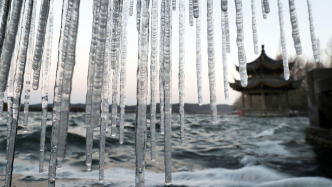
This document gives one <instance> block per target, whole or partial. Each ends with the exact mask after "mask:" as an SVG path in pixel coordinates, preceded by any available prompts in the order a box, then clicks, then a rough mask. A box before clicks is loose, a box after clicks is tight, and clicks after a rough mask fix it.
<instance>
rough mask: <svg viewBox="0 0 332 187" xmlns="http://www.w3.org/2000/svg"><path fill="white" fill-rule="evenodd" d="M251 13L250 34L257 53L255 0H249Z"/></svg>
mask: <svg viewBox="0 0 332 187" xmlns="http://www.w3.org/2000/svg"><path fill="white" fill-rule="evenodd" d="M251 13H252V35H253V41H254V51H255V54H256V55H257V54H258V39H257V24H256V10H255V0H251Z"/></svg>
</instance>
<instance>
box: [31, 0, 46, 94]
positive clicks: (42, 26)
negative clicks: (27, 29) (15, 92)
mask: <svg viewBox="0 0 332 187" xmlns="http://www.w3.org/2000/svg"><path fill="white" fill-rule="evenodd" d="M49 9H50V0H42V1H41V5H40V13H39V22H38V29H37V35H36V46H35V50H34V55H33V64H32V69H33V70H34V73H33V74H34V76H33V77H34V78H33V85H32V88H33V89H34V90H37V89H38V86H39V76H40V66H41V59H42V56H43V51H44V42H45V35H46V25H47V19H48V14H49Z"/></svg>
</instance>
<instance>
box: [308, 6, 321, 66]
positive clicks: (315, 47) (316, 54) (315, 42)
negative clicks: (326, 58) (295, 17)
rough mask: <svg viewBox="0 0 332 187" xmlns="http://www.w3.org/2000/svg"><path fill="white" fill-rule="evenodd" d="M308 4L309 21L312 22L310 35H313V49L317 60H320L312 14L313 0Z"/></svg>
mask: <svg viewBox="0 0 332 187" xmlns="http://www.w3.org/2000/svg"><path fill="white" fill-rule="evenodd" d="M307 4H308V14H309V22H310V35H311V44H312V51H313V54H314V59H315V62H319V55H318V50H317V41H316V35H315V27H314V17H313V14H312V6H311V0H307Z"/></svg>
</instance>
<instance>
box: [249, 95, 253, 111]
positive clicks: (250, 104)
mask: <svg viewBox="0 0 332 187" xmlns="http://www.w3.org/2000/svg"><path fill="white" fill-rule="evenodd" d="M249 108H252V95H249Z"/></svg>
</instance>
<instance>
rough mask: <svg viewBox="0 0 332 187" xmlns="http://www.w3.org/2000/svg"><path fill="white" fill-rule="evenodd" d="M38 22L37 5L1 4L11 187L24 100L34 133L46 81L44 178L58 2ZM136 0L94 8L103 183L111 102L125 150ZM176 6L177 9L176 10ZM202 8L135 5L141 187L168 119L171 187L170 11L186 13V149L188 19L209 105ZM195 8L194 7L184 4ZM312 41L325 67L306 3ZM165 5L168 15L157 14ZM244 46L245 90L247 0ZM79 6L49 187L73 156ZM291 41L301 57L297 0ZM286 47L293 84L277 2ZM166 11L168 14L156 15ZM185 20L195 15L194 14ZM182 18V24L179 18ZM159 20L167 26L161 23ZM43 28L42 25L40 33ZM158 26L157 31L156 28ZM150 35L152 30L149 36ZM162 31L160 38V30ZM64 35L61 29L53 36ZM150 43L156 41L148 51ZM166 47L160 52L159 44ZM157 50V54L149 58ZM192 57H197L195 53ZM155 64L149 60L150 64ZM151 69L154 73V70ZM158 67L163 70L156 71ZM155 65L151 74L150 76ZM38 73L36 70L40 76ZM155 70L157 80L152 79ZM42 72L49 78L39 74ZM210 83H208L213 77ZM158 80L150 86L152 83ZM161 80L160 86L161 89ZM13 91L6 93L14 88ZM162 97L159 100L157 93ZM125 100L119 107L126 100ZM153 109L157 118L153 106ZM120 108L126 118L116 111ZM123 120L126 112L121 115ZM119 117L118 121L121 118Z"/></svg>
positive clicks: (56, 113) (210, 25) (92, 108)
mask: <svg viewBox="0 0 332 187" xmlns="http://www.w3.org/2000/svg"><path fill="white" fill-rule="evenodd" d="M40 2H41V3H40V5H41V7H40V14H39V21H38V25H36V9H37V0H24V1H22V0H12V1H10V0H2V1H1V2H0V5H1V7H0V55H1V56H0V62H1V63H0V105H1V106H0V119H1V118H2V111H3V103H4V97H5V91H6V92H7V94H6V95H7V102H8V103H7V104H8V122H7V124H8V126H7V127H8V137H7V148H6V149H7V156H6V159H7V165H6V186H10V185H11V179H12V172H13V163H14V155H15V138H16V135H17V130H18V122H19V121H18V120H19V118H18V117H19V106H20V104H21V101H20V98H21V94H22V90H23V85H25V91H24V92H25V98H24V118H23V124H24V126H25V128H24V129H23V130H27V128H26V127H27V125H28V115H29V113H28V111H29V100H30V90H31V87H32V82H31V81H32V80H31V78H32V74H33V88H34V89H38V87H39V81H41V86H40V87H41V90H42V114H41V116H42V118H41V119H42V120H41V124H42V125H41V137H40V167H39V168H40V169H39V171H40V172H43V171H44V166H43V160H44V150H45V131H46V120H47V106H48V82H49V80H48V78H49V73H50V72H49V67H50V63H51V53H52V41H53V40H54V38H53V15H54V12H53V8H54V7H53V0H40ZM205 2H206V3H207V28H206V29H207V43H208V47H207V51H208V57H207V59H205V60H207V61H208V63H207V68H208V72H209V74H208V78H209V90H210V106H211V111H212V116H213V118H212V121H213V122H216V121H217V119H218V115H217V107H216V99H217V96H216V82H217V80H216V75H215V71H216V70H215V63H217V62H215V49H214V42H215V41H214V34H215V33H214V32H215V30H214V12H213V0H207V1H204V3H205ZM134 3H135V1H134V0H95V1H93V19H92V36H91V44H90V54H89V65H88V66H89V67H88V77H87V80H88V81H87V94H86V111H85V126H86V166H87V170H88V171H90V170H91V165H92V153H93V152H92V148H93V139H94V130H95V129H96V128H99V131H100V145H99V148H100V149H99V180H100V181H104V180H106V179H105V178H104V159H105V140H106V137H107V136H108V134H107V125H108V123H109V121H110V118H109V114H110V111H109V104H110V97H109V96H110V95H112V110H111V135H112V136H116V135H117V134H118V129H117V125H118V124H119V142H120V143H121V144H122V143H123V142H124V119H125V102H126V95H125V94H126V93H125V88H126V68H127V43H128V41H127V40H128V39H127V24H128V23H129V22H128V19H129V15H130V16H132V15H133V11H134ZM177 3H178V4H177ZM200 3H201V2H200V1H199V0H189V2H188V1H187V0H178V1H176V0H162V1H158V0H152V1H150V0H137V1H136V18H135V19H136V28H137V31H138V64H137V67H138V71H137V113H136V123H135V153H136V179H135V185H136V186H144V185H145V177H144V175H145V173H144V171H145V159H146V158H145V153H146V144H147V142H148V140H147V137H148V136H147V130H148V128H147V127H148V116H150V134H151V136H150V137H151V140H150V142H151V146H150V147H151V160H154V159H155V157H156V155H155V152H156V151H155V150H156V146H157V145H156V134H155V133H156V129H157V128H156V124H157V121H159V120H160V133H161V134H163V135H162V136H163V137H164V141H165V143H164V146H165V147H164V150H165V155H164V157H165V183H166V184H171V183H172V174H171V170H172V160H171V158H172V139H171V137H172V120H171V119H172V102H171V96H172V95H171V93H172V84H171V81H172V14H173V12H172V10H173V11H179V18H178V19H179V30H178V32H179V40H178V41H179V43H178V44H179V63H178V65H179V71H178V72H179V74H178V78H179V85H178V91H179V101H180V108H179V111H180V127H181V128H180V129H181V140H182V141H184V139H185V138H184V137H185V136H184V127H185V117H184V114H185V111H184V87H185V81H184V80H185V79H184V78H185V71H184V64H185V60H184V59H185V39H184V38H185V37H184V36H185V25H186V24H185V15H186V11H185V10H187V11H188V12H187V13H188V14H189V24H190V25H191V26H193V25H194V21H195V23H196V27H195V29H196V33H195V34H196V50H195V53H196V76H197V95H198V103H199V104H200V105H201V104H202V92H203V90H202V63H201V62H202V61H203V59H202V56H201V12H202V11H201V10H202V9H201V7H202V6H201V4H200ZM228 3H229V2H228V1H227V0H221V4H220V6H221V8H220V9H219V10H220V11H221V15H222V19H221V28H222V29H221V30H222V33H221V34H222V63H223V75H224V77H223V82H224V83H223V84H224V92H225V98H227V97H228V81H227V53H229V52H230V28H229V27H230V24H229V21H228V20H229V19H228V16H229V12H228V11H229V7H228ZM260 3H261V7H262V13H263V17H264V18H266V14H268V13H269V12H270V9H271V7H270V4H269V1H268V0H262V1H261V2H260ZM177 5H178V8H176V7H177ZM186 5H187V6H188V7H189V8H188V9H186V8H185V6H186ZM255 5H256V4H255V1H254V0H252V1H251V11H252V31H253V43H254V52H255V53H256V54H257V53H258V47H257V46H258V39H257V38H258V34H257V23H256V12H255ZM307 6H308V15H309V16H308V17H309V23H310V33H311V41H312V48H313V54H314V58H315V61H319V54H318V47H319V46H318V44H317V42H318V41H317V39H316V36H315V31H314V24H313V13H312V5H311V1H310V0H307ZM159 7H160V10H159ZM235 7H236V28H237V47H238V59H239V67H240V77H241V83H242V85H243V86H246V85H247V78H248V77H247V74H246V53H245V47H244V43H243V41H244V38H243V37H244V34H243V32H244V27H243V13H242V11H243V7H242V1H241V0H235ZM79 10H80V0H63V3H62V18H61V30H60V37H59V43H58V59H57V70H56V80H55V87H54V99H53V114H52V134H51V152H50V159H49V169H48V179H49V180H48V182H49V186H55V182H56V168H57V167H58V168H60V167H61V166H62V161H63V159H64V158H65V153H66V138H67V132H68V120H69V101H70V95H71V91H72V90H71V89H72V77H73V70H74V66H75V63H76V59H75V57H76V42H77V33H78V23H79V14H80V13H79ZM289 10H290V11H289V13H290V22H291V25H292V36H293V40H294V47H295V49H296V53H297V54H301V53H302V48H301V40H300V35H299V26H298V21H297V15H296V5H295V2H294V0H289ZM278 12H279V25H280V40H281V46H282V52H283V61H284V72H285V79H286V80H287V79H288V78H289V70H288V61H287V50H286V39H285V33H284V32H285V31H284V19H283V7H282V3H281V0H278ZM159 13H160V16H159V15H158V14H159ZM188 14H187V15H188ZM176 19H177V18H176ZM159 22H160V23H159ZM35 26H38V28H37V29H35ZM150 26H151V27H150ZM150 28H151V29H150ZM159 28H160V31H158V29H159ZM55 32H56V31H55ZM150 42H151V43H150ZM158 42H159V44H158ZM150 50H151V51H150ZM187 53H189V52H187ZM149 56H150V59H149ZM149 62H150V66H149ZM158 64H159V69H158ZM149 67H150V68H149ZM32 70H33V72H32ZM149 71H150V77H148V76H149ZM40 74H41V79H39V77H40V76H39V75H40ZM205 76H207V75H205ZM149 78H150V79H149ZM148 80H150V94H151V97H150V99H151V100H150V101H148V92H149V88H148V85H149V84H148V83H149V82H148ZM158 80H159V83H158ZM6 89H7V90H6ZM158 90H159V92H158ZM158 94H159V99H160V117H158V116H157V107H156V106H157V96H158ZM118 98H120V100H119V101H118ZM148 104H150V107H151V108H150V109H151V110H150V114H148V110H147V106H148ZM118 105H120V111H118ZM118 113H119V114H118ZM118 116H119V118H118ZM158 118H159V119H158Z"/></svg>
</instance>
